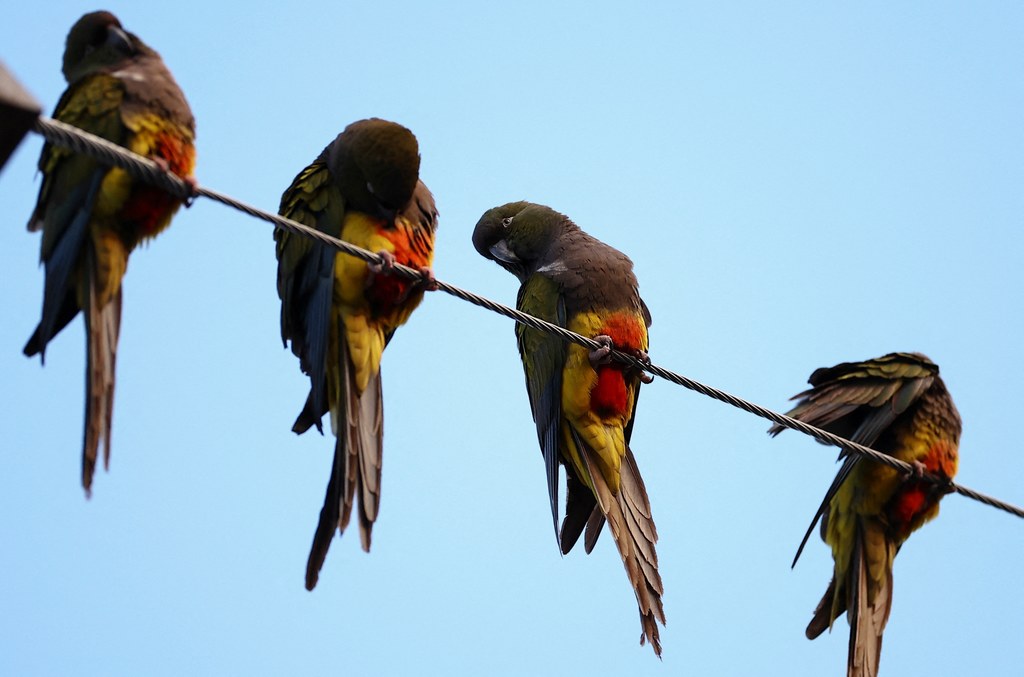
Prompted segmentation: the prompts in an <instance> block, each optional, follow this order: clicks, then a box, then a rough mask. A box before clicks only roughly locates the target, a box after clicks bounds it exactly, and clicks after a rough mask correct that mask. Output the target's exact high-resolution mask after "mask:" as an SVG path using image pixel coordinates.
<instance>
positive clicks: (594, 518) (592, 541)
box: [583, 506, 605, 555]
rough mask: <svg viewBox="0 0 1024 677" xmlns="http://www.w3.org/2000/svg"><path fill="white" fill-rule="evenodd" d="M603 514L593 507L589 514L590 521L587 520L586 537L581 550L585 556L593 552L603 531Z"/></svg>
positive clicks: (596, 507)
mask: <svg viewBox="0 0 1024 677" xmlns="http://www.w3.org/2000/svg"><path fill="white" fill-rule="evenodd" d="M604 522H605V520H604V513H602V512H601V509H600V508H599V507H598V506H594V509H593V511H591V513H590V519H588V520H587V535H586V537H585V538H584V539H583V548H584V550H586V552H587V554H588V555H589V554H590V553H592V552H594V546H595V545H597V539H598V537H599V536H600V535H601V532H602V531H604Z"/></svg>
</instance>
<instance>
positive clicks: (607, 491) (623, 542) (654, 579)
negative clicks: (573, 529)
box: [579, 445, 665, 657]
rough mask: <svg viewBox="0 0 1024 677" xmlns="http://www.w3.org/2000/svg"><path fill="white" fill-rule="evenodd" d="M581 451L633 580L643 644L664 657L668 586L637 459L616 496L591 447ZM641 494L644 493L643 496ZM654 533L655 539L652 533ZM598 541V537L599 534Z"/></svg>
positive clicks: (626, 467) (625, 465) (627, 466)
mask: <svg viewBox="0 0 1024 677" xmlns="http://www.w3.org/2000/svg"><path fill="white" fill-rule="evenodd" d="M627 448H628V447H627ZM579 451H580V456H581V458H582V459H583V462H584V464H585V465H586V467H587V470H588V473H589V475H590V478H591V480H592V481H593V483H594V485H593V486H594V493H595V495H596V496H597V503H598V506H600V507H602V508H603V509H604V518H605V519H606V520H607V521H608V526H609V528H610V529H611V532H612V537H613V538H614V539H615V545H616V547H617V548H618V550H619V555H620V557H621V558H622V563H623V565H624V566H625V567H626V574H627V575H628V576H629V582H630V583H631V584H632V586H633V592H634V593H635V594H636V601H637V606H638V608H639V611H640V625H641V626H642V628H643V634H642V635H641V637H640V643H641V644H644V643H646V642H650V643H651V648H653V649H654V653H655V654H656V655H657V656H659V657H660V656H661V637H660V635H659V633H658V621H660V622H661V624H662V625H664V624H665V609H664V607H663V606H662V602H661V595H662V593H663V592H664V587H663V585H662V582H661V575H660V574H659V573H658V556H657V554H656V552H655V548H654V544H655V542H656V541H657V529H656V528H655V526H654V520H653V519H652V518H651V516H650V509H649V502H648V501H647V497H646V492H644V491H643V480H641V479H640V474H639V472H638V471H637V468H636V463H635V462H633V463H632V464H631V463H629V462H624V463H623V464H622V479H621V485H620V491H619V494H618V495H617V496H616V495H614V494H613V493H612V491H611V488H609V486H608V483H607V482H606V481H605V479H604V476H603V475H602V474H601V473H600V472H595V470H596V468H595V462H594V461H593V460H592V459H591V458H590V455H591V454H592V452H591V451H590V449H588V448H587V447H586V445H580V446H579ZM631 455H632V452H627V456H631ZM641 493H643V494H644V495H643V496H641V495H640V494H641ZM637 505H646V506H647V514H646V515H645V514H644V513H643V511H641V510H638V509H637V508H636V506H637ZM605 506H607V508H605ZM590 521H591V522H593V521H594V520H590ZM641 524H642V525H643V526H641ZM651 534H653V538H651V537H650V536H649V535H651ZM594 540H595V541H596V540H597V537H596V536H595V537H594Z"/></svg>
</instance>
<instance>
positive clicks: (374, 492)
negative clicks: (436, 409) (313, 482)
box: [296, 320, 384, 590]
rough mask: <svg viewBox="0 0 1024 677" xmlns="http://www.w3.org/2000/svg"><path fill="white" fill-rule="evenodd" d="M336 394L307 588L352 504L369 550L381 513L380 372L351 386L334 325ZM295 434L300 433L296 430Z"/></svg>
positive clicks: (309, 403) (341, 337)
mask: <svg viewBox="0 0 1024 677" xmlns="http://www.w3.org/2000/svg"><path fill="white" fill-rule="evenodd" d="M337 331H338V368H339V371H340V373H339V374H338V377H337V384H338V388H339V391H338V392H337V393H335V398H334V399H333V400H332V401H334V402H335V403H336V405H335V406H336V408H337V411H332V412H331V413H332V419H333V423H334V425H333V428H334V434H335V437H336V442H335V446H334V462H333V465H332V468H331V479H330V481H329V482H328V485H327V493H326V495H325V497H324V505H323V507H322V508H321V510H320V521H319V522H318V524H317V528H316V532H315V533H314V535H313V546H312V548H311V549H310V553H309V559H308V561H307V562H306V589H307V590H312V589H313V588H314V587H316V584H317V581H318V580H319V573H320V570H321V569H322V567H323V564H324V561H325V560H326V558H327V551H328V549H329V548H330V546H331V540H332V539H333V538H334V532H335V531H336V530H337V531H338V532H339V534H344V533H345V528H346V527H347V526H348V523H349V520H350V519H351V517H352V510H353V508H354V507H355V504H356V501H357V500H358V502H359V540H360V543H361V544H362V547H363V550H365V551H366V552H369V551H370V543H371V533H372V530H373V523H374V521H376V519H377V513H378V511H379V509H380V487H381V465H382V459H383V453H382V450H383V441H384V440H383V430H384V405H383V394H382V388H381V377H380V373H379V372H378V373H377V374H376V375H375V376H374V377H373V378H371V379H370V382H369V383H368V384H367V387H366V390H364V391H363V393H362V394H359V393H358V390H357V388H356V385H355V370H354V369H353V367H352V361H351V359H350V358H349V354H348V344H347V342H346V341H345V333H344V332H345V328H344V325H343V324H342V323H341V322H340V320H339V322H338V327H337ZM315 406H316V405H315V404H314V398H313V396H312V395H310V398H309V399H308V400H307V402H306V406H305V407H304V408H303V413H302V414H300V415H299V419H298V420H297V421H296V426H297V427H298V426H300V422H301V423H302V424H303V425H304V428H303V429H308V428H309V425H306V422H307V421H308V420H309V418H310V417H309V416H306V413H307V410H313V409H314V408H315ZM297 432H298V431H297Z"/></svg>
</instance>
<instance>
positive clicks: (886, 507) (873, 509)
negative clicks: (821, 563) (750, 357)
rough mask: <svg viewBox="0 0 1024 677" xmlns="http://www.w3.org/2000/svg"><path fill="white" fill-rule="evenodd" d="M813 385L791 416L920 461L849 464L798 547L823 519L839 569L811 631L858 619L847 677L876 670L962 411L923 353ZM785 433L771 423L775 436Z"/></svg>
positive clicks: (840, 368) (952, 468) (844, 371)
mask: <svg viewBox="0 0 1024 677" xmlns="http://www.w3.org/2000/svg"><path fill="white" fill-rule="evenodd" d="M808 382H809V383H810V384H811V386H812V387H811V388H810V389H809V390H806V391H804V392H802V393H800V394H798V395H796V396H794V397H793V399H794V400H798V402H797V405H796V406H795V407H794V408H793V410H792V411H790V412H789V415H790V416H792V417H793V418H796V419H799V420H801V421H804V422H806V423H809V424H811V425H813V426H816V427H819V428H822V429H823V430H827V431H829V432H832V433H835V434H836V435H839V436H841V437H845V438H847V439H849V440H852V441H854V442H858V443H860V444H863V445H865V446H869V447H871V448H873V449H876V450H878V451H880V452H883V453H885V454H888V455H890V456H893V457H894V458H898V459H900V460H902V461H906V462H907V463H910V464H912V465H914V468H915V472H914V474H913V475H911V476H907V475H904V474H902V473H900V472H899V471H897V470H894V469H891V468H888V467H886V466H883V465H881V464H879V463H876V462H874V461H871V460H869V459H864V458H861V457H860V456H859V455H857V454H847V453H846V452H843V453H842V454H840V459H842V460H843V465H842V466H841V467H840V469H839V472H838V473H837V474H836V478H835V480H834V481H833V482H832V486H830V487H829V490H828V492H827V493H826V494H825V499H824V500H823V501H822V503H821V506H820V507H819V508H818V511H817V512H816V513H815V515H814V519H813V520H812V521H811V526H810V527H809V528H808V530H807V533H806V534H805V535H804V538H803V541H801V543H800V547H799V548H798V550H797V554H796V558H794V560H793V564H794V565H795V564H796V559H797V558H799V557H800V553H801V552H802V551H803V547H804V545H805V544H806V543H807V539H808V537H809V536H810V534H811V532H812V531H813V530H814V526H815V523H816V522H817V521H818V519H819V518H820V519H821V536H822V538H823V539H824V541H825V542H826V543H828V545H829V546H831V548H832V557H833V559H834V560H835V569H834V573H833V577H832V582H831V583H829V586H828V589H827V590H826V591H825V596H824V597H823V598H822V600H821V602H820V603H819V604H818V607H817V609H815V611H814V618H812V619H811V622H810V624H809V625H808V626H807V637H808V639H814V638H815V637H817V636H818V635H820V634H821V633H822V632H823V631H824V630H825V629H827V628H831V627H832V623H833V621H835V619H836V618H838V617H839V616H840V614H842V613H843V612H844V611H846V612H847V619H848V620H849V622H850V645H849V655H848V660H847V666H848V667H847V675H849V676H850V677H854V676H856V677H868V676H873V675H876V674H878V662H879V657H880V655H881V651H882V631H883V630H885V624H886V621H887V620H888V618H889V610H890V608H891V606H892V565H893V559H894V558H895V557H896V553H897V552H899V549H900V547H901V546H902V545H903V542H904V541H906V540H907V538H908V537H909V536H910V534H911V533H912V532H913V531H915V530H916V529H918V528H919V527H920V526H921V525H922V524H924V523H925V522H927V521H928V520H930V519H932V518H933V517H935V516H936V515H937V514H938V512H939V499H940V498H942V496H943V495H944V494H946V493H948V488H947V486H946V485H936V484H934V483H932V482H929V481H926V480H925V479H924V478H923V477H922V473H923V472H928V473H931V474H933V475H936V476H937V477H939V478H943V479H945V480H951V479H952V478H953V476H954V475H955V474H956V468H957V449H958V444H959V441H960V414H959V413H957V410H956V406H955V405H954V404H953V399H952V398H951V397H950V395H949V391H947V390H946V386H945V384H944V383H943V382H942V379H941V378H940V377H939V367H938V366H937V365H935V364H934V363H932V362H931V361H930V360H929V359H928V358H927V357H925V356H924V355H921V354H919V353H890V354H888V355H884V356H882V357H879V358H876V359H873V360H867V361H864V362H844V363H843V364H838V365H836V366H834V367H831V368H822V369H818V370H816V371H815V372H814V373H813V374H811V378H810V379H809V381H808ZM782 430H783V428H782V427H781V426H778V425H776V426H773V427H772V428H771V430H770V431H769V432H771V433H772V434H773V435H777V434H778V433H779V432H781V431H782Z"/></svg>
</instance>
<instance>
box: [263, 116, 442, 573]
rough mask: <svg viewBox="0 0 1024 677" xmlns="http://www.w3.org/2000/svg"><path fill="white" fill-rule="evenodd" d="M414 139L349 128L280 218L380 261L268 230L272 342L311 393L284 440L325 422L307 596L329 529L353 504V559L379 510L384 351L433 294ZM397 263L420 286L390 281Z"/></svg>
mask: <svg viewBox="0 0 1024 677" xmlns="http://www.w3.org/2000/svg"><path fill="white" fill-rule="evenodd" d="M419 167H420V155H419V146H418V144H417V141H416V137H415V136H413V134H412V132H410V131H409V130H408V129H406V128H405V127H403V126H401V125H399V124H396V123H394V122H388V121H386V120H380V119H376V118H372V119H369V120H361V121H359V122H354V123H352V124H351V125H349V126H348V127H346V128H345V130H344V131H343V132H342V133H341V134H339V135H338V137H337V138H336V139H335V140H334V141H332V142H331V143H330V144H329V145H328V146H327V147H326V148H325V149H324V151H323V152H322V153H321V154H320V156H319V157H318V158H317V159H316V160H315V161H314V162H313V164H311V165H309V166H308V167H306V168H305V169H303V170H302V171H301V172H299V174H298V176H296V177H295V180H294V181H293V182H292V184H291V186H289V188H288V190H286V191H285V192H284V195H283V196H282V197H281V208H280V213H281V215H282V216H286V217H288V218H290V219H293V220H295V221H298V222H299V223H302V224H304V225H307V226H310V227H311V228H316V229H318V230H320V231H322V232H324V233H327V234H328V235H332V236H334V237H336V238H340V239H342V240H344V241H346V242H350V243H352V244H354V245H357V246H360V247H363V248H364V249H368V250H370V251H374V252H378V253H379V254H380V256H381V258H382V259H383V261H382V263H381V264H379V265H376V264H367V263H366V262H365V261H363V260H361V259H357V258H355V257H353V256H350V255H348V254H341V253H338V252H336V250H334V249H332V248H330V247H326V246H324V245H322V244H319V243H316V242H314V241H313V240H311V239H309V238H306V237H302V236H300V235H294V234H292V233H288V232H287V231H284V230H281V229H278V230H277V231H276V232H275V234H274V239H275V240H276V242H277V260H278V269H277V290H278V295H279V296H280V297H281V336H282V338H283V339H284V342H285V345H287V344H288V342H289V341H290V342H291V348H292V352H294V353H295V355H296V356H297V357H298V358H299V364H300V367H301V368H302V371H303V372H304V373H306V374H308V375H309V379H310V391H309V397H308V398H307V399H306V404H305V406H304V407H303V409H302V412H301V413H300V414H299V417H298V419H296V421H295V425H294V426H293V428H292V429H293V430H294V431H295V432H296V433H299V434H301V433H303V432H305V431H306V430H308V429H309V428H310V427H311V426H314V425H315V426H316V427H317V429H318V430H320V431H321V432H323V429H322V427H321V418H322V416H323V415H324V414H325V413H327V412H330V415H331V428H332V430H333V431H334V435H335V438H336V441H335V447H334V463H333V466H332V469H331V476H330V480H329V482H328V484H327V494H326V496H325V498H324V505H323V509H322V510H321V511H320V521H319V524H318V525H317V528H316V532H315V534H314V536H313V545H312V548H311V550H310V553H309V560H308V562H307V565H306V588H307V589H309V590H312V589H313V588H314V587H315V586H316V583H317V580H318V578H319V575H320V569H321V568H322V567H323V563H324V560H325V558H326V557H327V550H328V548H329V547H330V545H331V539H332V538H333V537H334V532H335V530H338V531H339V532H344V529H345V527H346V526H347V525H348V521H349V517H350V516H351V514H352V510H353V508H354V506H355V504H356V503H357V502H358V504H359V509H358V516H359V533H360V540H361V542H362V546H363V550H365V551H367V552H369V550H370V534H371V530H372V528H373V523H374V521H375V520H376V519H377V513H378V510H379V508H380V486H381V484H380V483H381V461H382V453H383V449H382V442H383V429H384V410H383V401H382V394H381V375H380V361H381V356H382V355H383V352H384V347H385V346H386V345H387V344H388V342H389V341H390V340H391V337H392V336H393V335H394V333H395V330H396V329H398V327H400V326H401V325H403V324H404V323H405V322H406V321H407V320H408V319H409V316H410V315H411V314H412V312H413V310H415V308H416V306H418V305H419V303H420V301H421V300H422V299H423V293H424V291H425V290H426V289H429V288H431V283H432V280H433V274H432V273H431V271H430V264H431V262H432V261H433V255H434V232H435V231H436V229H437V209H436V208H435V206H434V198H433V196H432V195H431V194H430V191H429V190H427V187H426V185H424V183H423V182H422V181H420V180H419ZM395 263H400V264H403V265H406V266H409V267H412V268H416V269H418V270H420V272H421V273H422V275H423V279H422V280H421V281H412V280H408V279H406V278H404V277H401V276H400V275H397V274H395V273H394V270H393V266H394V264H395Z"/></svg>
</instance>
